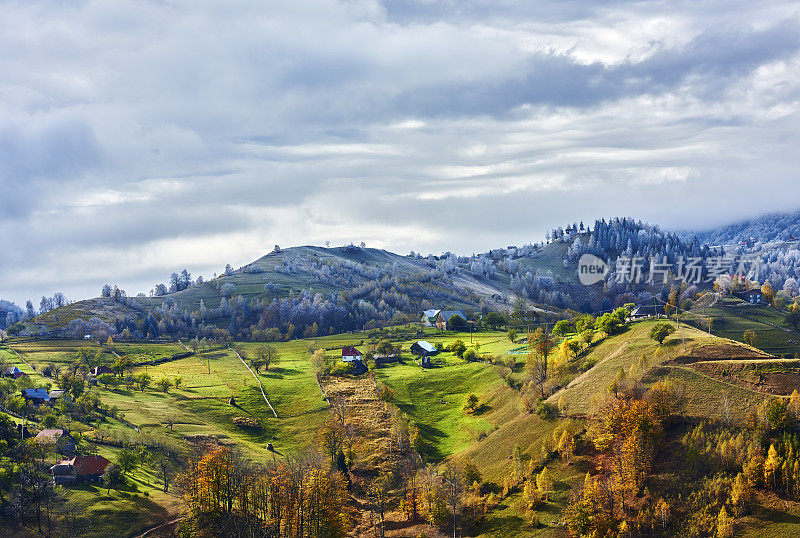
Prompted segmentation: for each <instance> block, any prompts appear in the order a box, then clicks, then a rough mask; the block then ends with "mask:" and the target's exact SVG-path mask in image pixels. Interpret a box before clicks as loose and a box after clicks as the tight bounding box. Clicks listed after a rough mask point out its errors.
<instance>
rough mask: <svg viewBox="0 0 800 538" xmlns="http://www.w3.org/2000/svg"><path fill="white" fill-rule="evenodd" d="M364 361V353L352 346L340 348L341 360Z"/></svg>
mask: <svg viewBox="0 0 800 538" xmlns="http://www.w3.org/2000/svg"><path fill="white" fill-rule="evenodd" d="M356 361H358V362H364V355H363V354H362V353H361V352H360V351H359V350H357V349H356V348H354V347H353V346H344V347H343V348H342V362H356Z"/></svg>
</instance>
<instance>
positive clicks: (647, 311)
mask: <svg viewBox="0 0 800 538" xmlns="http://www.w3.org/2000/svg"><path fill="white" fill-rule="evenodd" d="M662 315H664V307H663V306H659V305H653V304H645V305H641V306H637V307H636V308H634V309H633V312H631V319H645V318H651V317H658V316H662Z"/></svg>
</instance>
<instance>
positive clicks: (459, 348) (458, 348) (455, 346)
mask: <svg viewBox="0 0 800 538" xmlns="http://www.w3.org/2000/svg"><path fill="white" fill-rule="evenodd" d="M448 347H449V349H450V351H451V352H452V353H454V354H455V355H456V356H457V357H459V358H462V357H463V356H464V352H465V351H466V350H467V346H466V345H465V344H464V342H462V341H461V340H456V341H454V342H453V343H452V344H450V346H448Z"/></svg>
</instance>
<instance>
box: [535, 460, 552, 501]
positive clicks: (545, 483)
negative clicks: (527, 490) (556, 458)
mask: <svg viewBox="0 0 800 538" xmlns="http://www.w3.org/2000/svg"><path fill="white" fill-rule="evenodd" d="M536 489H538V490H539V491H540V492H541V494H542V496H543V497H544V498H545V499H546V500H548V501H549V500H550V493H552V491H553V475H552V474H550V471H548V470H547V467H545V468H544V469H542V472H541V473H539V474H538V475H536Z"/></svg>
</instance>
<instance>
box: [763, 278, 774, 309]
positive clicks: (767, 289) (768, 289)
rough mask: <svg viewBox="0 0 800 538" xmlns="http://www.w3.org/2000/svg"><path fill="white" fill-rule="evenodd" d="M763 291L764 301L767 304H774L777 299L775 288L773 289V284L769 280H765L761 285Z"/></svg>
mask: <svg viewBox="0 0 800 538" xmlns="http://www.w3.org/2000/svg"><path fill="white" fill-rule="evenodd" d="M761 293H762V295H763V296H764V302H765V303H767V304H772V302H773V301H774V300H775V290H773V289H772V286H771V285H770V283H769V282H764V284H763V285H762V286H761Z"/></svg>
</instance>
